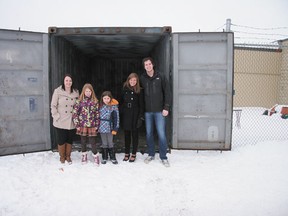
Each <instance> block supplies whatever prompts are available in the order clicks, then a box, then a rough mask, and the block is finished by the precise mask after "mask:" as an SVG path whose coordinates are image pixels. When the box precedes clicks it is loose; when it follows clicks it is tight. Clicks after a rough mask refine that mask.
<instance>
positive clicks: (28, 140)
mask: <svg viewBox="0 0 288 216" xmlns="http://www.w3.org/2000/svg"><path fill="white" fill-rule="evenodd" d="M48 84H49V83H48V35H47V34H43V33H36V32H24V31H12V30H0V106H1V112H0V155H1V156H2V155H8V154H18V153H27V152H34V151H42V150H48V149H51V141H50V123H49V115H50V106H49V94H48V89H49V88H48Z"/></svg>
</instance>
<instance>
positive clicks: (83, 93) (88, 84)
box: [79, 83, 98, 103]
mask: <svg viewBox="0 0 288 216" xmlns="http://www.w3.org/2000/svg"><path fill="white" fill-rule="evenodd" d="M87 88H88V89H90V91H91V92H92V94H91V100H92V101H94V102H96V103H97V102H98V99H97V97H96V94H95V92H94V89H93V87H92V85H91V84H90V83H86V84H85V85H84V86H83V88H82V92H81V94H80V97H79V100H81V101H82V100H83V99H84V97H85V90H86V89H87Z"/></svg>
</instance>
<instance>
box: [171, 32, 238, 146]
mask: <svg viewBox="0 0 288 216" xmlns="http://www.w3.org/2000/svg"><path fill="white" fill-rule="evenodd" d="M233 43H234V42H233V33H228V32H219V33H210V32H209V33H208V32H207V33H174V34H173V35H172V47H173V143H172V145H173V148H177V149H195V150H230V149H231V136H232V109H233V101H232V97H233V95H232V93H233Z"/></svg>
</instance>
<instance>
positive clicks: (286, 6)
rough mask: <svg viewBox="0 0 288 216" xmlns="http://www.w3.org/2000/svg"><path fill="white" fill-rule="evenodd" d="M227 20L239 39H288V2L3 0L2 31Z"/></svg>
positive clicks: (218, 24)
mask: <svg viewBox="0 0 288 216" xmlns="http://www.w3.org/2000/svg"><path fill="white" fill-rule="evenodd" d="M227 18H230V19H231V22H232V26H231V29H232V30H233V31H235V32H236V35H235V36H236V37H237V36H239V35H240V33H237V32H244V33H245V32H247V33H248V34H245V37H251V38H253V37H254V38H255V37H258V38H259V37H263V35H264V36H265V37H267V38H270V39H285V38H288V0H217V1H215V0H198V1H194V0H141V1H139V0H49V1H48V0H0V29H13V30H18V29H19V28H20V29H21V30H24V31H36V32H44V33H47V32H48V27H50V26H57V27H100V26H103V27H110V26H117V27H120V26H134V27H145V26H149V27H161V26H172V31H173V32H195V31H199V30H200V31H205V32H206V31H221V30H222V29H225V23H226V19H227ZM250 27H252V28H250ZM279 27H282V28H279ZM283 27H284V28H283ZM253 28H259V29H253ZM269 29H272V30H269ZM252 31H253V32H256V33H260V35H255V33H251V32H252ZM271 32H272V33H271ZM274 34H275V35H274ZM242 35H243V34H242Z"/></svg>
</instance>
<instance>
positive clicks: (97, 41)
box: [49, 26, 172, 58]
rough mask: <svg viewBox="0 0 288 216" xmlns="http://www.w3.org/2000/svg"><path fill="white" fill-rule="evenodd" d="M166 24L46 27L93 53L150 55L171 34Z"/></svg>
mask: <svg viewBox="0 0 288 216" xmlns="http://www.w3.org/2000/svg"><path fill="white" fill-rule="evenodd" d="M171 31H172V29H171V27H169V26H166V27H146V28H144V27H106V28H100V27H87V28H57V27H49V33H50V34H51V35H53V36H56V37H58V36H59V37H63V38H65V39H66V40H67V41H69V42H70V43H71V44H73V45H74V46H75V47H77V48H78V49H79V50H81V52H83V53H84V54H87V55H89V56H92V57H97V56H101V57H109V58H138V57H143V56H147V55H149V54H150V53H151V52H152V51H153V48H154V47H155V46H156V45H157V43H158V42H159V41H160V40H161V38H163V37H166V36H170V33H171Z"/></svg>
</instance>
